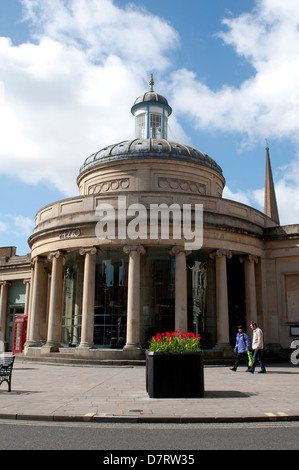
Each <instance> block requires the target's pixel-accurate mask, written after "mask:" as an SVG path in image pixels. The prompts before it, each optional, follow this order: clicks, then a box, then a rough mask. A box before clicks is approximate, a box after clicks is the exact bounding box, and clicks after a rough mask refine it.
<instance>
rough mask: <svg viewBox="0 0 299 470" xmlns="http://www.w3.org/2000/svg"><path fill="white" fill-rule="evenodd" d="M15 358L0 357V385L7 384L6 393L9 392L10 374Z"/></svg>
mask: <svg viewBox="0 0 299 470" xmlns="http://www.w3.org/2000/svg"><path fill="white" fill-rule="evenodd" d="M14 360H15V356H9V357H1V356H0V385H1V384H2V383H3V382H6V383H7V384H8V391H9V392H10V391H11V374H12V367H13V364H14Z"/></svg>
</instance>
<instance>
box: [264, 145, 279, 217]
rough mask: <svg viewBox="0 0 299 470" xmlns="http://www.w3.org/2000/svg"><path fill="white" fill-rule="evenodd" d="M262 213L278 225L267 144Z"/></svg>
mask: <svg viewBox="0 0 299 470" xmlns="http://www.w3.org/2000/svg"><path fill="white" fill-rule="evenodd" d="M264 213H265V215H267V216H268V217H270V219H272V220H274V222H277V224H278V225H279V215H278V208H277V202H276V196H275V189H274V182H273V175H272V169H271V163H270V155H269V147H268V143H267V147H266V179H265V201H264Z"/></svg>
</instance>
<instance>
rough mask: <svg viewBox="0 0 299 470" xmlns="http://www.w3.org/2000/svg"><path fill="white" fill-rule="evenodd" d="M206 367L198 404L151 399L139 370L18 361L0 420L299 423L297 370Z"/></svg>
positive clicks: (1, 398) (0, 396)
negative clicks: (262, 370)
mask: <svg viewBox="0 0 299 470" xmlns="http://www.w3.org/2000/svg"><path fill="white" fill-rule="evenodd" d="M258 370H259V369H258V368H257V369H256V372H255V373H254V374H251V373H247V372H246V369H245V367H239V369H238V370H237V372H233V371H231V370H230V368H229V367H227V366H225V367H224V366H205V367H204V380H205V395H204V397H202V398H182V399H166V398H163V399H158V398H150V397H149V396H148V394H147V392H146V388H145V367H144V366H138V367H134V366H121V367H119V366H118V367H116V366H102V365H99V366H95V365H92V366H84V367H83V366H74V365H61V364H60V365H57V364H46V363H35V362H34V363H30V362H25V361H24V362H22V361H16V362H15V365H14V369H13V375H12V391H11V392H10V393H9V392H8V391H7V384H6V383H3V384H2V385H1V387H0V418H2V419H19V420H22V419H27V420H29V419H39V420H52V421H61V420H68V421H97V422H100V421H108V422H113V421H115V422H117V421H127V422H130V421H131V422H224V421H261V420H263V421H264V420H265V421H267V420H268V421H269V420H299V393H298V392H299V367H298V366H294V365H292V364H291V363H290V364H277V365H275V364H273V365H272V364H271V365H270V366H268V367H267V373H266V374H259V373H258Z"/></svg>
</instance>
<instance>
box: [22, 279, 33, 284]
mask: <svg viewBox="0 0 299 470" xmlns="http://www.w3.org/2000/svg"><path fill="white" fill-rule="evenodd" d="M23 284H25V285H26V284H31V279H23Z"/></svg>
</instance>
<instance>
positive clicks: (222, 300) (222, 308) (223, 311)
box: [210, 250, 232, 350]
mask: <svg viewBox="0 0 299 470" xmlns="http://www.w3.org/2000/svg"><path fill="white" fill-rule="evenodd" d="M210 257H211V258H215V263H216V309H217V344H216V346H215V348H214V349H221V350H223V349H231V345H230V341H229V312H228V296H227V270H226V258H231V257H232V254H231V252H230V251H228V250H217V251H216V252H215V253H212V254H211V255H210Z"/></svg>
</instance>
